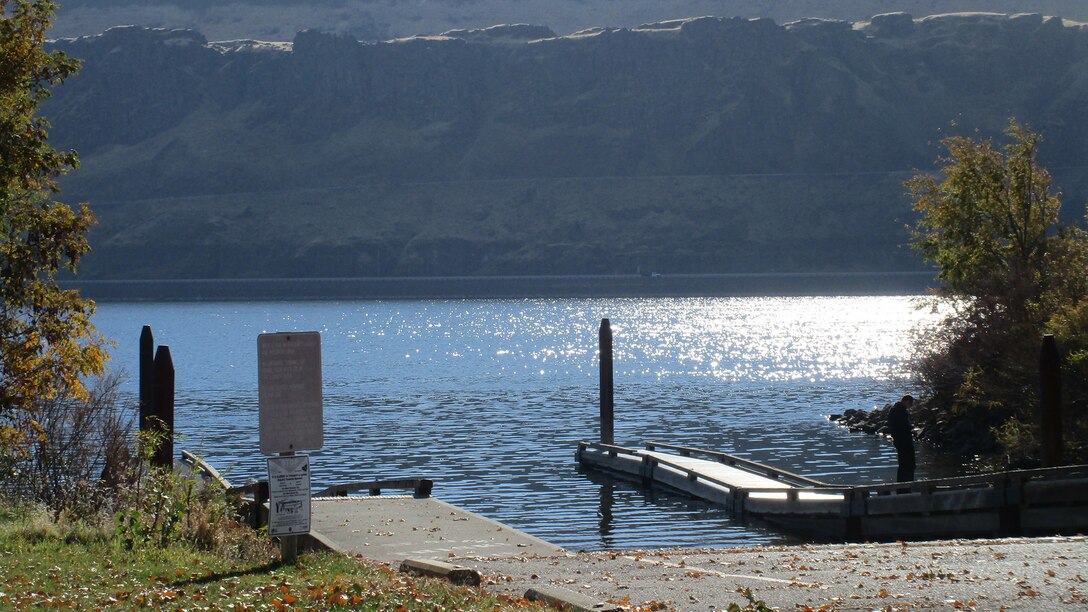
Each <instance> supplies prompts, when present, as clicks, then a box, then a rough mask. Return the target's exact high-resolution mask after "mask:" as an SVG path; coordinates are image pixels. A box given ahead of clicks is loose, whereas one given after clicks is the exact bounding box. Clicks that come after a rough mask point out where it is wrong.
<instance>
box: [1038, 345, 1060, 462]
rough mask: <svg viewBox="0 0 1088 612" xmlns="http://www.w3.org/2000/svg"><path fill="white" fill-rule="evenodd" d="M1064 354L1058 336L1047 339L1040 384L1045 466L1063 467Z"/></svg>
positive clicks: (1040, 367) (1041, 360) (1042, 352)
mask: <svg viewBox="0 0 1088 612" xmlns="http://www.w3.org/2000/svg"><path fill="white" fill-rule="evenodd" d="M1061 369H1062V362H1061V355H1060V354H1059V353H1058V343H1057V342H1055V341H1054V336H1053V335H1051V334H1047V335H1045V336H1043V345H1042V347H1041V348H1040V350H1039V382H1040V386H1041V393H1040V395H1039V399H1040V402H1039V403H1040V415H1039V433H1040V438H1041V442H1042V460H1043V467H1058V466H1060V465H1062V454H1063V450H1064V449H1063V443H1062V377H1061Z"/></svg>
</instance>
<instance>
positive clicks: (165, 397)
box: [151, 346, 174, 468]
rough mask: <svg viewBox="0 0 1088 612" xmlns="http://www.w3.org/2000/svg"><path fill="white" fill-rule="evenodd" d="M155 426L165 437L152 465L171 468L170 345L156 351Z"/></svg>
mask: <svg viewBox="0 0 1088 612" xmlns="http://www.w3.org/2000/svg"><path fill="white" fill-rule="evenodd" d="M154 397H155V408H156V414H155V419H157V422H156V423H155V426H156V427H158V428H161V430H162V431H163V434H164V435H163V438H162V440H161V442H160V444H159V447H158V448H157V449H156V451H155V456H154V457H153V458H152V461H151V465H153V466H156V467H162V468H171V467H173V465H174V360H173V359H171V357H170V347H169V346H160V347H159V348H158V350H157V351H156V352H155V387H154Z"/></svg>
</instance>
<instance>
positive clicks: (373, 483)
mask: <svg viewBox="0 0 1088 612" xmlns="http://www.w3.org/2000/svg"><path fill="white" fill-rule="evenodd" d="M433 488H434V481H433V480H430V479H429V478H396V479H387V480H367V481H362V482H349V483H344V484H338V485H333V486H331V487H326V488H324V489H322V490H321V491H318V492H317V493H314V497H347V496H348V494H349V493H356V492H358V491H367V492H368V493H370V495H381V493H382V489H412V490H413V495H414V496H415V497H430V496H431V490H432V489H433Z"/></svg>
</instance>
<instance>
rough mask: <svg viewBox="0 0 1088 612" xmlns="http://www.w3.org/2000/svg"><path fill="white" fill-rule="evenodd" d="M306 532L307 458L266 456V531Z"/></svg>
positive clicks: (287, 533) (307, 497) (271, 532)
mask: <svg viewBox="0 0 1088 612" xmlns="http://www.w3.org/2000/svg"><path fill="white" fill-rule="evenodd" d="M304 533H310V458H309V457H308V456H306V455H287V456H283V457H269V458H268V535H272V536H291V535H301V534H304Z"/></svg>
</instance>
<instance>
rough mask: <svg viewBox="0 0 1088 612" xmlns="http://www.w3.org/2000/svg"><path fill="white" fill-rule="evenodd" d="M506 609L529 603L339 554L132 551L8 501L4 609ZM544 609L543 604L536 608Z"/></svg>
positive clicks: (0, 515) (1, 538) (1, 580)
mask: <svg viewBox="0 0 1088 612" xmlns="http://www.w3.org/2000/svg"><path fill="white" fill-rule="evenodd" d="M45 607H58V608H74V609H116V610H128V609H165V608H169V609H189V610H267V609H319V610H320V609H351V610H508V609H524V608H533V607H534V606H532V605H530V604H529V603H528V602H526V601H524V600H518V599H511V598H506V597H501V596H495V595H492V594H490V593H487V592H486V591H483V590H480V589H468V588H462V587H456V586H453V585H450V584H448V583H446V582H444V581H439V580H431V579H421V578H415V577H409V576H405V575H403V574H399V573H397V572H394V571H392V570H390V569H389V568H387V567H385V566H384V565H381V564H377V563H373V562H368V561H365V560H362V559H352V558H348V557H345V556H343V555H339V554H334V553H314V554H304V555H302V556H300V557H299V560H298V562H297V563H294V564H281V563H279V561H278V558H277V555H276V554H275V553H274V550H273V549H272V548H271V547H268V548H267V554H266V555H265V556H264V558H263V559H262V558H258V556H255V555H250V556H249V558H247V559H246V560H237V559H233V560H232V559H229V558H226V557H224V556H223V555H221V554H216V553H214V552H206V551H201V550H198V549H197V548H196V547H194V546H192V545H191V544H187V543H172V544H169V545H167V546H164V547H158V546H140V547H135V548H133V549H131V550H130V549H127V548H126V547H125V546H123V545H122V544H121V542H119V541H118V539H117V538H116V537H115V536H114V535H113V532H112V531H111V528H109V527H106V526H102V527H95V526H93V525H88V524H87V523H86V522H84V521H66V520H64V519H63V518H62V519H61V520H58V521H52V520H50V519H49V517H48V515H47V514H46V513H45V512H44V511H39V510H36V509H33V508H12V507H6V508H5V507H3V505H2V504H0V608H4V609H30V608H33V609H38V608H45ZM536 609H539V608H536Z"/></svg>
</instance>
